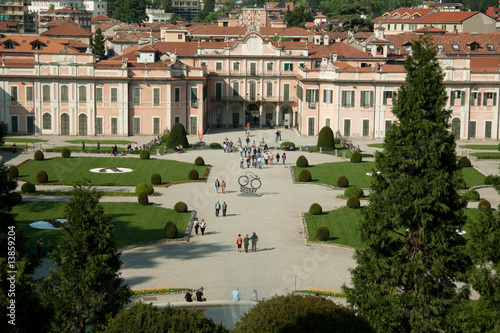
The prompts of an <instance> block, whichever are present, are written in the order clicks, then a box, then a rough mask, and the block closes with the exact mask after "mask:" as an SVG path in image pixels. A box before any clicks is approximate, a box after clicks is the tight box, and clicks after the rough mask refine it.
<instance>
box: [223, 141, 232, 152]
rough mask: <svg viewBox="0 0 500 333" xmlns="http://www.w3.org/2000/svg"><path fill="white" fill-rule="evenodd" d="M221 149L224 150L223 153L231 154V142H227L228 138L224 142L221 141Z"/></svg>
mask: <svg viewBox="0 0 500 333" xmlns="http://www.w3.org/2000/svg"><path fill="white" fill-rule="evenodd" d="M222 149H223V150H224V152H225V153H232V152H233V150H234V148H233V141H231V140H229V139H228V138H225V139H224V141H222Z"/></svg>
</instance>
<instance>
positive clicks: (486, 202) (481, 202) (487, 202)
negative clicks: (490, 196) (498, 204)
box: [477, 199, 491, 209]
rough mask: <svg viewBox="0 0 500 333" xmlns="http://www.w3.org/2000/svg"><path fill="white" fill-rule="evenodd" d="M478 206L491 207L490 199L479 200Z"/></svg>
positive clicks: (480, 207) (481, 207)
mask: <svg viewBox="0 0 500 333" xmlns="http://www.w3.org/2000/svg"><path fill="white" fill-rule="evenodd" d="M477 208H479V209H483V208H486V209H491V204H490V202H489V201H488V200H485V199H482V200H480V201H479V205H478V206H477Z"/></svg>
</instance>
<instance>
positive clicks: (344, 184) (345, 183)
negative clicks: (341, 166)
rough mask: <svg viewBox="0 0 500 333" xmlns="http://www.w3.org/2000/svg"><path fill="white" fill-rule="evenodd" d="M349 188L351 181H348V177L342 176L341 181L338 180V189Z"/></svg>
mask: <svg viewBox="0 0 500 333" xmlns="http://www.w3.org/2000/svg"><path fill="white" fill-rule="evenodd" d="M347 186H349V180H348V179H347V177H346V176H340V177H339V179H337V187H347Z"/></svg>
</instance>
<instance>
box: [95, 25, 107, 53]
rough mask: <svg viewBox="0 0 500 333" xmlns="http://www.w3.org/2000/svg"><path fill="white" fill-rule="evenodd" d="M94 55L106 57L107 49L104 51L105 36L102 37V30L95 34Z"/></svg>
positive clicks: (98, 29)
mask: <svg viewBox="0 0 500 333" xmlns="http://www.w3.org/2000/svg"><path fill="white" fill-rule="evenodd" d="M92 53H93V54H95V55H96V56H99V57H101V58H103V57H104V54H105V49H104V36H103V35H102V31H101V29H100V28H97V30H96V31H95V33H94V41H93V43H92Z"/></svg>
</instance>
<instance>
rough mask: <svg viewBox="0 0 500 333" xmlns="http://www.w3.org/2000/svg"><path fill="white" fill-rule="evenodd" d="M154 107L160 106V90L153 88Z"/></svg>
mask: <svg viewBox="0 0 500 333" xmlns="http://www.w3.org/2000/svg"><path fill="white" fill-rule="evenodd" d="M153 105H160V88H153Z"/></svg>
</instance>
